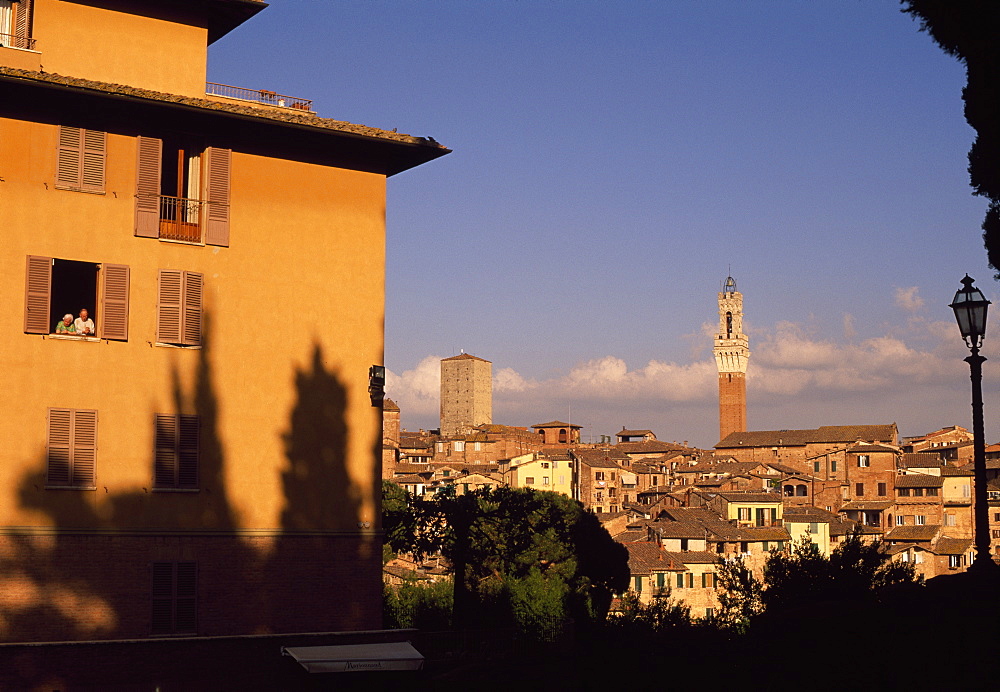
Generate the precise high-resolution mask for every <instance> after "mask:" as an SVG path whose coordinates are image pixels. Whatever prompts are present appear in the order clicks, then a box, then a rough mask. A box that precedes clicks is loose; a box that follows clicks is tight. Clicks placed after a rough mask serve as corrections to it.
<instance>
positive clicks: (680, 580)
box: [677, 572, 684, 589]
mask: <svg viewBox="0 0 1000 692" xmlns="http://www.w3.org/2000/svg"><path fill="white" fill-rule="evenodd" d="M677 588H678V589H683V588H684V573H683V572H678V573H677Z"/></svg>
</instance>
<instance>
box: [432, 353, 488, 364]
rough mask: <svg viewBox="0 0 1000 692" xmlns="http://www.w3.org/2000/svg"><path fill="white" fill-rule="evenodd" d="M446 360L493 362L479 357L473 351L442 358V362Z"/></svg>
mask: <svg viewBox="0 0 1000 692" xmlns="http://www.w3.org/2000/svg"><path fill="white" fill-rule="evenodd" d="M446 360H481V361H483V362H484V363H490V362H491V361H488V360H486V359H485V358H477V357H476V356H474V355H472V354H471V353H459V354H458V355H457V356H452V357H451V358H442V359H441V361H442V362H443V361H446Z"/></svg>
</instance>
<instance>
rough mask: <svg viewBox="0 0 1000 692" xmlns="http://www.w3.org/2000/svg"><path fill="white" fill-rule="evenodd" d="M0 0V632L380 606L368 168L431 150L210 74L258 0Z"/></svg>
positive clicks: (149, 628)
mask: <svg viewBox="0 0 1000 692" xmlns="http://www.w3.org/2000/svg"><path fill="white" fill-rule="evenodd" d="M12 6H13V7H14V10H13V13H12V17H13V18H14V19H15V21H17V22H22V21H23V22H24V26H23V27H21V26H20V25H18V26H16V27H13V28H14V29H17V31H18V32H20V33H19V34H18V36H19V37H20V38H19V40H18V41H17V42H12V41H8V42H7V43H4V46H3V47H0V180H2V182H0V195H2V203H0V228H2V229H3V240H4V242H3V246H2V247H0V267H2V269H3V271H2V272H0V284H2V286H3V294H4V295H6V296H8V297H10V298H11V300H10V301H9V303H8V306H7V309H6V310H5V311H3V313H2V314H0V333H2V334H3V342H4V348H3V351H2V356H0V362H2V363H3V366H4V371H5V373H6V388H5V396H4V400H3V404H2V406H3V410H4V415H3V416H0V435H2V437H3V439H4V440H5V444H4V445H3V447H2V449H0V565H2V567H0V641H4V642H11V641H73V640H95V639H102V640H104V639H124V638H143V637H156V636H188V635H197V636H214V635H233V634H264V633H273V632H314V631H336V630H350V629H373V628H378V627H380V626H381V536H380V523H379V521H380V507H379V497H380V488H379V478H380V465H381V446H382V420H381V409H380V407H379V406H377V405H374V406H373V403H372V400H371V398H370V396H369V392H368V385H369V381H368V376H369V367H370V366H371V365H375V364H380V363H382V352H383V312H384V255H385V190H386V178H387V177H388V176H391V175H393V174H395V173H397V172H400V171H403V170H406V169H408V168H411V167H413V166H416V165H419V164H421V163H424V162H426V161H429V160H432V159H434V158H436V157H438V156H441V155H443V154H445V153H447V150H446V149H444V148H442V147H440V146H439V145H437V144H436V143H433V142H431V141H428V140H424V139H421V138H414V137H409V136H407V135H402V134H397V133H394V132H384V131H381V130H375V129H373V128H366V127H362V126H354V125H349V124H347V123H342V122H338V121H333V120H326V119H322V118H319V117H316V116H315V115H314V114H313V113H312V112H311V110H310V108H311V106H310V105H309V104H308V102H302V101H300V100H291V99H289V100H288V101H287V102H286V101H285V99H284V98H279V97H278V95H276V94H274V93H273V92H249V91H248V90H244V92H245V93H244V92H234V93H237V94H239V95H240V96H241V98H240V99H235V98H226V97H223V96H209V95H207V94H206V82H205V65H206V51H207V45H208V44H209V43H210V42H212V41H214V40H216V39H218V38H220V37H221V36H222V35H224V34H225V33H226V32H227V31H229V30H230V29H232V28H234V27H235V26H237V25H238V24H240V23H241V22H242V21H245V20H246V19H249V18H250V17H251V16H253V15H254V14H256V13H257V12H258V11H260V10H261V9H263V8H264V7H265V5H264V4H263V3H260V2H256V1H255V0H209V1H205V2H198V3H174V2H168V1H166V0H163V1H154V0H149V1H146V2H130V3H118V2H100V3H97V2H89V1H85V0H79V1H69V0H34V1H33V2H27V1H26V0H20V1H19V2H14V3H12ZM0 33H9V34H10V35H14V33H15V32H14V31H11V32H3V31H2V28H0ZM111 36H117V37H128V39H127V40H115V41H112V40H110V39H109V38H108V37H111ZM0 43H3V42H2V41H0ZM12 44H13V45H12ZM41 65H44V68H45V71H44V72H42V71H41V69H40V68H41ZM248 94H249V96H248ZM19 296H20V297H21V298H20V299H18V297H19ZM81 309H86V310H87V311H88V313H89V319H90V320H91V322H92V323H93V333H92V334H89V335H86V336H81V335H80V334H79V333H74V334H58V333H55V332H56V331H57V329H58V327H57V324H58V323H59V322H60V321H61V318H62V316H63V315H64V314H71V315H72V316H73V317H74V318H75V317H76V316H77V315H78V314H79V311H80V310H81ZM74 326H75V325H74ZM376 403H377V402H376Z"/></svg>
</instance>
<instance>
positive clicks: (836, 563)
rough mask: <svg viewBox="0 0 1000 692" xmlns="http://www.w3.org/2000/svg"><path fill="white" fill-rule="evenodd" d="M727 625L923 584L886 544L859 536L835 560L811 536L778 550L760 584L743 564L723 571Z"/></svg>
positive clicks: (729, 564)
mask: <svg viewBox="0 0 1000 692" xmlns="http://www.w3.org/2000/svg"><path fill="white" fill-rule="evenodd" d="M719 583H720V585H721V587H722V589H724V591H723V593H722V594H720V602H721V604H722V615H721V620H722V621H723V622H725V623H727V624H729V625H731V626H734V627H735V628H736V629H743V628H745V626H746V624H747V623H748V621H749V619H750V618H752V617H753V616H754V615H757V614H760V613H762V612H765V611H766V612H774V611H779V610H787V609H791V608H796V607H799V606H805V605H809V604H813V603H817V602H819V601H853V602H855V603H862V602H866V601H874V600H876V597H877V594H878V593H879V592H880V591H881V590H882V589H884V588H886V587H892V586H900V585H905V584H917V583H919V580H918V578H917V576H916V572H915V571H914V568H913V565H911V564H909V563H902V562H893V561H892V559H891V558H890V556H889V554H888V553H887V552H886V551H885V546H884V544H883V543H882V542H881V541H874V542H871V543H866V542H865V541H864V540H863V539H862V537H861V534H860V533H854V534H852V535H851V536H849V537H848V538H847V539H846V540H845V541H844V542H843V543H841V544H840V545H839V546H837V547H836V548H835V549H834V550H833V552H832V553H831V554H830V556H829V557H827V556H826V555H824V554H823V553H821V552H820V550H819V546H817V545H816V544H815V543H814V542H813V541H812V540H810V538H809V537H808V536H803V537H802V539H801V540H799V541H796V542H795V543H794V544H792V546H791V550H789V551H787V552H786V551H779V550H772V551H771V553H770V554H769V555H768V556H767V560H766V561H765V563H764V578H763V580H759V579H757V577H755V576H754V575H753V573H752V572H751V571H750V569H749V568H748V567H747V566H746V565H745V564H744V563H743V561H742V560H741V559H738V558H737V559H735V560H728V561H725V562H723V563H722V564H721V565H720V567H719Z"/></svg>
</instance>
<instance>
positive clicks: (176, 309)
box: [156, 269, 184, 344]
mask: <svg viewBox="0 0 1000 692" xmlns="http://www.w3.org/2000/svg"><path fill="white" fill-rule="evenodd" d="M183 275H184V272H181V271H176V270H173V269H161V270H160V276H159V292H158V297H157V304H156V340H157V341H159V342H160V343H164V344H179V343H181V293H182V290H183V289H182V286H183V283H182V281H183Z"/></svg>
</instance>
